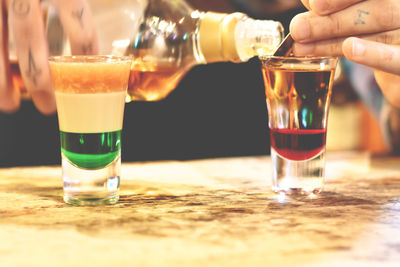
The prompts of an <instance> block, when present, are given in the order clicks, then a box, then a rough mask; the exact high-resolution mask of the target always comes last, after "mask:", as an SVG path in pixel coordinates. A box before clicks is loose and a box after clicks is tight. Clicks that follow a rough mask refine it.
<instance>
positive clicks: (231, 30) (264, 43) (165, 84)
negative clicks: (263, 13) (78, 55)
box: [126, 0, 284, 101]
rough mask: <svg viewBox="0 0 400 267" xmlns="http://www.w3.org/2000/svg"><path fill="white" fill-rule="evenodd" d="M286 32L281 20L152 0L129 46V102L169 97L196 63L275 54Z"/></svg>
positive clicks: (182, 3) (237, 59) (148, 2)
mask: <svg viewBox="0 0 400 267" xmlns="http://www.w3.org/2000/svg"><path fill="white" fill-rule="evenodd" d="M283 35H284V30H283V27H282V25H281V23H280V22H277V21H271V20H255V19H252V18H250V17H248V16H247V15H245V14H243V13H239V12H237V13H231V14H225V13H215V12H201V11H199V10H194V9H192V8H191V7H190V6H189V5H188V4H187V3H186V2H184V1H179V0H177V1H169V0H148V1H146V3H145V5H144V8H143V13H142V16H141V19H140V22H139V25H138V31H137V32H136V34H135V37H134V38H133V39H132V40H131V42H130V44H129V47H128V48H127V50H126V54H128V55H132V56H133V64H132V68H131V76H130V81H129V88H128V94H129V99H127V101H129V100H136V101H157V100H160V99H163V98H165V97H166V96H168V95H169V93H170V92H171V91H173V90H174V89H175V87H176V85H177V84H178V82H179V81H180V80H181V79H182V77H183V76H184V75H185V74H186V73H187V72H188V71H189V70H190V69H191V68H192V67H193V66H195V65H198V64H207V63H213V62H223V61H226V62H227V61H230V62H244V61H247V60H248V59H250V58H252V57H254V56H258V55H264V56H265V55H269V54H272V53H273V51H274V50H275V49H276V47H277V46H278V45H279V44H280V42H281V41H282V38H283Z"/></svg>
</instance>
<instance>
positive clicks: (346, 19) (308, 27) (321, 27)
mask: <svg viewBox="0 0 400 267" xmlns="http://www.w3.org/2000/svg"><path fill="white" fill-rule="evenodd" d="M399 10H400V1H397V0H396V1H395V0H381V1H363V2H360V3H359V4H357V5H353V6H351V7H349V8H347V9H345V10H343V11H340V12H336V13H333V14H330V15H327V16H318V15H316V14H314V13H312V12H306V13H302V14H299V15H297V16H295V17H294V18H293V20H292V21H291V24H290V32H291V34H292V36H293V39H294V40H295V41H297V42H301V43H307V42H313V41H318V40H324V39H331V38H336V37H347V36H355V35H362V34H372V33H377V32H382V31H389V30H394V29H397V28H399V27H400V12H399Z"/></svg>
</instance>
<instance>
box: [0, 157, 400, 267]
mask: <svg viewBox="0 0 400 267" xmlns="http://www.w3.org/2000/svg"><path fill="white" fill-rule="evenodd" d="M270 172H271V169H270V160H269V158H268V157H267V156H257V157H236V158H219V159H205V160H194V161H161V162H136V163H124V164H123V166H122V182H121V198H120V201H119V202H118V203H117V204H116V205H109V206H98V207H73V206H69V205H66V204H64V202H63V200H62V183H61V178H60V176H61V169H60V167H59V166H41V167H18V168H4V169H0V240H1V242H0V266H280V267H282V266H400V158H393V157H392V158H388V157H380V158H375V157H370V155H369V154H368V153H358V152H357V153H356V152H340V153H337V152H335V153H329V152H328V157H327V179H326V186H325V189H324V192H323V193H322V194H320V195H319V196H318V197H316V198H313V199H311V198H298V199H284V198H282V197H281V196H279V195H275V194H273V193H271V192H270V181H269V180H270V176H271V174H270Z"/></svg>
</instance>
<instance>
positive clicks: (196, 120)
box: [0, 0, 387, 166]
mask: <svg viewBox="0 0 400 267" xmlns="http://www.w3.org/2000/svg"><path fill="white" fill-rule="evenodd" d="M187 2H188V3H189V4H190V5H191V6H192V7H193V8H195V9H199V10H204V11H216V12H226V13H231V12H235V11H240V12H244V13H246V14H248V15H249V16H250V17H253V18H257V19H272V20H278V21H281V22H282V23H283V25H284V27H285V32H286V33H287V32H288V26H289V22H290V20H291V18H292V17H293V16H294V15H295V14H297V13H300V12H303V11H305V9H304V8H303V7H302V6H301V4H300V1H297V0H271V1H268V0H188V1H187ZM267 117H268V116H267V108H266V103H265V93H264V84H263V80H262V76H261V70H260V62H259V61H258V59H257V58H253V59H251V60H250V61H249V62H245V63H240V64H234V63H214V64H208V65H199V66H196V67H194V68H193V69H192V70H191V71H190V72H189V73H188V74H187V75H186V76H185V77H184V78H183V80H182V81H181V82H180V83H179V85H178V86H177V88H176V89H175V90H174V91H173V92H172V93H171V94H170V95H169V96H168V97H167V98H166V99H164V100H162V101H159V102H130V103H128V104H127V105H126V107H125V117H124V129H123V140H122V142H123V143H122V144H123V146H122V160H123V161H124V162H128V161H148V160H168V159H177V160H185V159H198V158H209V157H226V156H247V155H267V154H269V131H268V124H267ZM328 121H329V123H328V135H327V136H328V142H327V146H328V150H332V151H334V150H349V149H352V150H368V151H371V152H372V153H375V154H381V153H386V152H387V148H386V147H385V145H384V143H383V139H382V136H381V135H380V131H379V127H378V124H377V122H376V121H375V119H374V118H373V117H372V116H371V115H370V114H369V112H368V110H367V109H366V108H365V107H364V105H363V104H362V103H361V101H360V100H359V99H358V97H357V95H356V94H355V93H354V90H353V89H352V87H351V85H350V83H349V82H348V80H347V79H346V77H345V75H341V73H339V74H338V77H337V82H336V84H335V85H334V89H333V99H332V105H331V110H330V115H329V120H328ZM344 129H345V130H344ZM59 163H60V145H59V131H58V124H57V117H56V115H53V116H44V115H42V114H40V113H39V112H38V111H37V110H36V109H35V107H34V106H33V104H32V102H31V101H29V100H26V101H23V103H22V106H21V109H20V110H19V111H17V112H16V113H13V114H4V113H0V166H17V165H52V164H59Z"/></svg>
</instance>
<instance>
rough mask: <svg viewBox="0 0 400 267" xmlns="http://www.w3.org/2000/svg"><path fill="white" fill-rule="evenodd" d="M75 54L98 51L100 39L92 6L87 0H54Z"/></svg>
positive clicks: (72, 51) (87, 53)
mask: <svg viewBox="0 0 400 267" xmlns="http://www.w3.org/2000/svg"><path fill="white" fill-rule="evenodd" d="M53 3H54V6H55V8H56V10H57V13H58V15H59V17H60V20H61V23H62V25H63V27H64V31H65V33H66V34H67V36H68V38H69V41H70V45H71V53H72V54H73V55H90V54H97V53H98V40H97V34H96V30H95V27H94V24H93V18H92V14H91V11H90V6H89V5H88V3H87V2H86V1H85V0H69V1H65V0H53Z"/></svg>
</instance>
